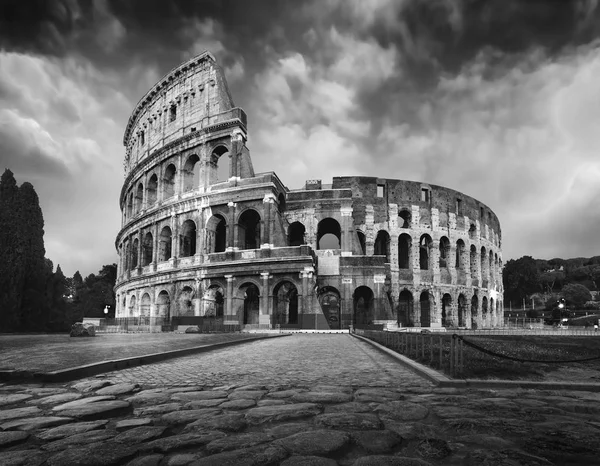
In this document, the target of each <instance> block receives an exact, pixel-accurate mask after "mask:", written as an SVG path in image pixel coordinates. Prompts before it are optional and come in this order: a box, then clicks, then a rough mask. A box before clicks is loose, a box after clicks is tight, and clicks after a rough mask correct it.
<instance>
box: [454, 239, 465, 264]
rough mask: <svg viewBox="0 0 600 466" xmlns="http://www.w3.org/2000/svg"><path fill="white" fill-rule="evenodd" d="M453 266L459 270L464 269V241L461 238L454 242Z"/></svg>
mask: <svg viewBox="0 0 600 466" xmlns="http://www.w3.org/2000/svg"><path fill="white" fill-rule="evenodd" d="M454 267H456V269H459V270H464V268H465V242H464V241H463V240H462V239H459V240H458V241H457V242H456V258H455V261H454Z"/></svg>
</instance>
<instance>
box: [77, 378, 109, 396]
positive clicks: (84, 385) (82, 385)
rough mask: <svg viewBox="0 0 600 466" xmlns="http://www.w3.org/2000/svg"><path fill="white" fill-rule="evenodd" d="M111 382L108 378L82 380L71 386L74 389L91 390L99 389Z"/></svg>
mask: <svg viewBox="0 0 600 466" xmlns="http://www.w3.org/2000/svg"><path fill="white" fill-rule="evenodd" d="M111 384H112V382H110V381H108V380H91V381H90V380H86V381H83V382H79V383H76V384H75V385H72V388H74V389H75V390H79V391H80V392H84V393H86V392H93V391H94V390H99V389H100V388H102V387H106V386H107V385H111Z"/></svg>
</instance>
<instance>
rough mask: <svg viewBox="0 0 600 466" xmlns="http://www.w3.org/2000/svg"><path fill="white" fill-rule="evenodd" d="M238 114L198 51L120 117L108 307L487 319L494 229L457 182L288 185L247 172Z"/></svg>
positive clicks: (387, 320) (386, 320)
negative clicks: (116, 223) (120, 166)
mask: <svg viewBox="0 0 600 466" xmlns="http://www.w3.org/2000/svg"><path fill="white" fill-rule="evenodd" d="M247 140H248V131H247V117H246V114H245V113H244V111H243V110H242V109H241V108H238V107H236V106H235V105H234V103H233V100H232V97H231V94H230V92H229V88H228V86H227V82H226V80H225V76H224V73H223V71H222V70H221V68H220V67H219V66H218V64H217V63H216V61H215V58H214V57H213V55H211V54H210V53H208V52H205V53H203V54H201V55H199V56H196V57H194V58H192V59H191V60H189V61H187V62H185V63H183V64H182V65H180V66H178V67H177V68H175V69H173V70H172V71H170V72H169V73H168V74H167V75H165V76H164V77H163V78H162V79H161V80H160V81H159V82H158V83H157V84H156V85H155V86H154V87H153V88H152V89H150V90H149V91H148V92H147V94H146V95H144V96H143V97H142V99H141V100H140V101H139V102H138V104H137V105H136V107H135V109H134V111H133V113H132V114H131V117H130V118H129V121H128V123H127V127H126V130H125V135H124V138H123V144H124V145H125V149H126V156H125V164H124V165H125V167H124V168H125V181H124V183H123V188H122V191H121V196H120V207H121V211H122V228H121V230H120V231H119V233H118V235H117V238H116V243H115V245H116V248H117V251H118V254H119V264H118V265H119V267H118V270H119V272H118V278H117V284H116V287H115V292H116V296H117V306H116V313H115V315H116V317H151V318H152V317H156V318H159V319H163V320H165V321H171V320H173V319H175V318H180V319H181V318H188V319H192V320H193V319H194V318H195V319H215V321H219V322H221V323H223V324H225V325H235V326H239V327H240V328H242V329H253V328H258V329H269V328H290V329H294V328H296V329H332V330H333V329H348V328H349V327H351V326H357V327H358V326H369V325H381V324H383V325H384V326H385V327H386V328H388V329H394V328H399V327H426V328H431V329H440V330H441V329H443V328H447V327H452V328H456V327H465V328H483V327H495V326H501V325H503V317H502V309H503V287H502V249H501V246H502V235H501V229H500V223H499V221H498V218H497V217H496V215H495V214H494V213H493V212H492V211H491V209H490V208H489V207H488V206H486V205H484V204H483V203H481V202H479V201H478V200H476V199H474V198H472V197H469V196H467V195H465V194H463V193H461V192H458V191H455V190H452V189H448V188H445V187H441V186H436V185H431V184H427V183H422V182H417V181H404V180H393V179H387V178H373V177H361V176H350V177H347V176H344V177H334V178H333V180H332V184H324V183H322V181H321V180H308V181H306V183H305V184H304V186H303V187H302V188H300V189H288V188H287V187H286V186H285V184H284V183H283V182H282V181H281V180H280V179H279V177H278V176H277V175H276V174H275V173H273V172H267V173H255V171H254V169H253V166H252V160H251V157H250V152H249V150H248V147H247V145H246V142H247Z"/></svg>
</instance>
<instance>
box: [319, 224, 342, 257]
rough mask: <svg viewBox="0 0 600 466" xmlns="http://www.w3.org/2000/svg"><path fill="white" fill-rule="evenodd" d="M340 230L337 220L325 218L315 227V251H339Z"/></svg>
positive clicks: (340, 241) (340, 242)
mask: <svg viewBox="0 0 600 466" xmlns="http://www.w3.org/2000/svg"><path fill="white" fill-rule="evenodd" d="M341 244H342V229H341V228H340V224H339V223H338V222H337V220H335V219H333V218H325V219H323V220H321V221H320V222H319V225H318V226H317V249H340V248H341Z"/></svg>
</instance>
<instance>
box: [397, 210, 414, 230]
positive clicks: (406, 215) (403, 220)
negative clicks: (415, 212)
mask: <svg viewBox="0 0 600 466" xmlns="http://www.w3.org/2000/svg"><path fill="white" fill-rule="evenodd" d="M398 217H399V218H398V225H399V226H400V228H410V220H411V214H410V211H408V210H404V209H403V210H401V211H400V213H399V214H398Z"/></svg>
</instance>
